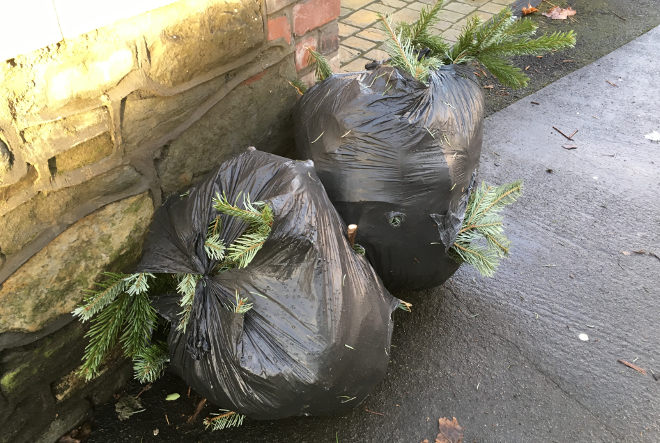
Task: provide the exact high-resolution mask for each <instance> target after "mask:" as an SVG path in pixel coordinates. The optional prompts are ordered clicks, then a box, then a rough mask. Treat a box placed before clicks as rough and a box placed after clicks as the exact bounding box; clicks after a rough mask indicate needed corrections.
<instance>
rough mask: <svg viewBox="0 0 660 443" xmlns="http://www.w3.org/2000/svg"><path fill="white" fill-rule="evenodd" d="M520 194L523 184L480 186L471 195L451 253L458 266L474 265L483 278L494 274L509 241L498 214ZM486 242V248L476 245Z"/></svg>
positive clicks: (517, 182) (507, 250) (507, 251)
mask: <svg viewBox="0 0 660 443" xmlns="http://www.w3.org/2000/svg"><path fill="white" fill-rule="evenodd" d="M520 195H522V182H521V181H516V182H513V183H509V184H505V185H502V186H498V187H494V186H488V185H487V184H485V183H482V184H481V186H480V187H479V188H477V189H475V190H474V191H473V192H472V195H471V196H470V199H469V201H468V205H467V208H466V211H465V216H464V219H463V226H462V228H461V229H460V231H459V232H458V235H457V236H456V240H455V242H454V244H453V246H452V247H451V248H450V254H451V256H452V258H454V260H456V261H457V262H459V263H468V264H470V265H472V266H474V267H475V268H476V269H477V270H478V271H479V272H480V273H481V274H482V275H484V276H487V277H490V276H492V275H493V274H494V273H495V270H496V268H497V265H498V264H499V259H500V258H501V257H505V256H507V255H508V254H509V245H510V242H509V240H508V239H507V238H506V236H505V235H504V228H503V224H502V218H501V216H500V212H501V210H502V209H504V207H505V206H507V205H509V204H511V203H513V202H514V201H516V200H517V199H518V197H520ZM481 240H485V242H486V245H487V246H486V247H483V246H480V245H479V242H480V241H481Z"/></svg>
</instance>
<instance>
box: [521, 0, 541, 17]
mask: <svg viewBox="0 0 660 443" xmlns="http://www.w3.org/2000/svg"><path fill="white" fill-rule="evenodd" d="M535 12H539V10H538V9H536V8H535V7H534V6H532V4H531V3H529V2H527V7H526V8H525V7H523V8H522V13H523V15H529V14H533V13H535Z"/></svg>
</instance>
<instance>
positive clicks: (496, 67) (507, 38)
mask: <svg viewBox="0 0 660 443" xmlns="http://www.w3.org/2000/svg"><path fill="white" fill-rule="evenodd" d="M536 29H537V25H536V24H535V23H534V22H533V21H532V20H531V19H529V18H523V19H516V18H515V17H514V16H513V12H512V11H511V9H509V8H504V9H502V10H501V11H500V12H499V13H498V14H496V15H495V16H493V17H491V19H490V20H488V21H487V22H485V23H481V22H480V21H479V19H478V18H475V19H473V20H471V21H468V23H467V25H466V26H465V27H464V28H463V30H462V32H461V34H460V36H459V38H458V41H457V42H456V43H455V44H454V45H453V46H452V48H451V49H450V51H449V52H448V53H447V54H446V56H445V58H444V60H443V61H444V62H445V63H456V64H458V63H467V62H469V61H471V60H477V61H478V62H479V63H481V64H482V65H483V66H484V67H485V68H486V69H487V70H488V71H490V73H491V74H493V76H495V77H496V78H497V79H498V80H499V81H500V82H501V83H502V84H503V85H505V86H509V87H511V88H521V87H524V86H526V85H527V82H528V81H529V78H528V77H527V75H525V74H524V73H523V72H522V71H521V70H520V69H519V68H517V67H515V66H513V65H512V64H511V62H510V61H509V60H508V57H511V56H515V55H539V54H544V53H547V52H550V51H556V50H559V49H565V48H569V47H573V46H575V34H574V33H573V31H568V32H553V33H551V34H544V35H542V36H540V37H537V38H536V39H533V38H532V36H533V35H534V33H535V32H536Z"/></svg>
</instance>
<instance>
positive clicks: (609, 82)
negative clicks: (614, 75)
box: [605, 80, 619, 88]
mask: <svg viewBox="0 0 660 443" xmlns="http://www.w3.org/2000/svg"><path fill="white" fill-rule="evenodd" d="M605 81H606V82H607V83H608V84H609V85H610V86H614V87H615V88H618V87H619V85H617V84H616V83H612V82H611V81H609V80H605Z"/></svg>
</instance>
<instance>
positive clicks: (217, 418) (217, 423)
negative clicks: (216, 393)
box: [204, 409, 245, 431]
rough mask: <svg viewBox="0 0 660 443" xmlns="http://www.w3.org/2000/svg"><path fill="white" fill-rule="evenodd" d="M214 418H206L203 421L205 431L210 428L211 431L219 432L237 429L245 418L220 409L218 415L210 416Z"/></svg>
mask: <svg viewBox="0 0 660 443" xmlns="http://www.w3.org/2000/svg"><path fill="white" fill-rule="evenodd" d="M212 415H214V417H206V418H205V419H204V426H206V429H208V428H211V431H221V430H223V429H227V428H233V427H238V426H240V425H242V424H243V420H245V416H244V415H241V414H239V413H237V412H234V411H228V410H227V409H221V410H220V412H219V413H216V414H212Z"/></svg>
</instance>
